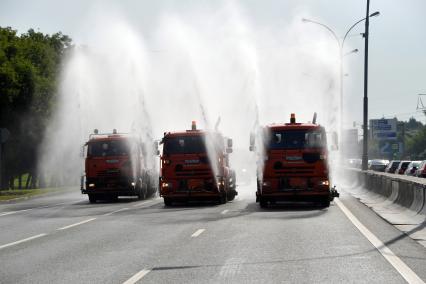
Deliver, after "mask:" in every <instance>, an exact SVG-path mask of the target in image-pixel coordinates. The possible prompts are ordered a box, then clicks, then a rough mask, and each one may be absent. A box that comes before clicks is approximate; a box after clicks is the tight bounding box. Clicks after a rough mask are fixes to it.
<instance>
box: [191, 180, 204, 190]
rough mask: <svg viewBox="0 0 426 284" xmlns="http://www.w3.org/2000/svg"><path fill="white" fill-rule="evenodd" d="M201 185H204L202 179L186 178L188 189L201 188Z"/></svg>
mask: <svg viewBox="0 0 426 284" xmlns="http://www.w3.org/2000/svg"><path fill="white" fill-rule="evenodd" d="M203 187H204V182H203V180H198V179H190V180H188V188H189V189H196V188H203Z"/></svg>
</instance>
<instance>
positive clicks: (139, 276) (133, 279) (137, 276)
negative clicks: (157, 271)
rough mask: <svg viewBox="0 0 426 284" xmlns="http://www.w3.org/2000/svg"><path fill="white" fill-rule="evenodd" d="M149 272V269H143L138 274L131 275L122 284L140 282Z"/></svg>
mask: <svg viewBox="0 0 426 284" xmlns="http://www.w3.org/2000/svg"><path fill="white" fill-rule="evenodd" d="M150 272H151V270H150V269H143V270H141V271H139V272H138V273H136V274H135V275H133V276H132V277H131V278H129V279H128V280H126V282H124V283H123V284H134V283H136V282H138V281H139V280H141V279H142V278H143V277H144V276H145V275H147V274H148V273H150Z"/></svg>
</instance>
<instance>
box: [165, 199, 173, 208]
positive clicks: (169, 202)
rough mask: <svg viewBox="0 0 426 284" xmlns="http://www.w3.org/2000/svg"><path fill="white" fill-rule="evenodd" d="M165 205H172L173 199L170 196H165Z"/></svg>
mask: <svg viewBox="0 0 426 284" xmlns="http://www.w3.org/2000/svg"><path fill="white" fill-rule="evenodd" d="M164 205H165V206H172V200H171V199H170V198H168V197H164Z"/></svg>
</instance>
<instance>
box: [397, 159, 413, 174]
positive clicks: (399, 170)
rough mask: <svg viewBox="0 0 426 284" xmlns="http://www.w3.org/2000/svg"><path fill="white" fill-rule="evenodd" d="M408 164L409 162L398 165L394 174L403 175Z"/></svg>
mask: <svg viewBox="0 0 426 284" xmlns="http://www.w3.org/2000/svg"><path fill="white" fill-rule="evenodd" d="M410 163H411V161H401V163H399V165H398V168H397V169H396V170H395V173H396V174H398V175H403V174H404V173H405V170H406V169H407V167H408V165H409V164H410Z"/></svg>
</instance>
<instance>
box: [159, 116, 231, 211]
mask: <svg viewBox="0 0 426 284" xmlns="http://www.w3.org/2000/svg"><path fill="white" fill-rule="evenodd" d="M160 144H162V145H163V152H162V155H161V157H160V168H161V169H160V196H162V197H163V198H164V204H165V205H166V206H170V205H172V203H174V202H187V201H190V200H210V201H218V202H219V203H226V202H227V201H231V200H233V199H234V198H235V196H236V195H237V194H238V192H237V191H236V179H235V172H234V170H232V169H231V168H230V166H229V154H230V153H232V139H229V138H225V137H224V136H222V134H220V133H219V132H217V131H211V132H209V131H203V130H197V127H196V123H195V122H194V121H193V122H192V127H191V130H186V131H180V132H165V133H164V137H163V139H162V140H161V142H160ZM209 145H210V146H209ZM208 149H209V150H208ZM212 159H213V161H212Z"/></svg>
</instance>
